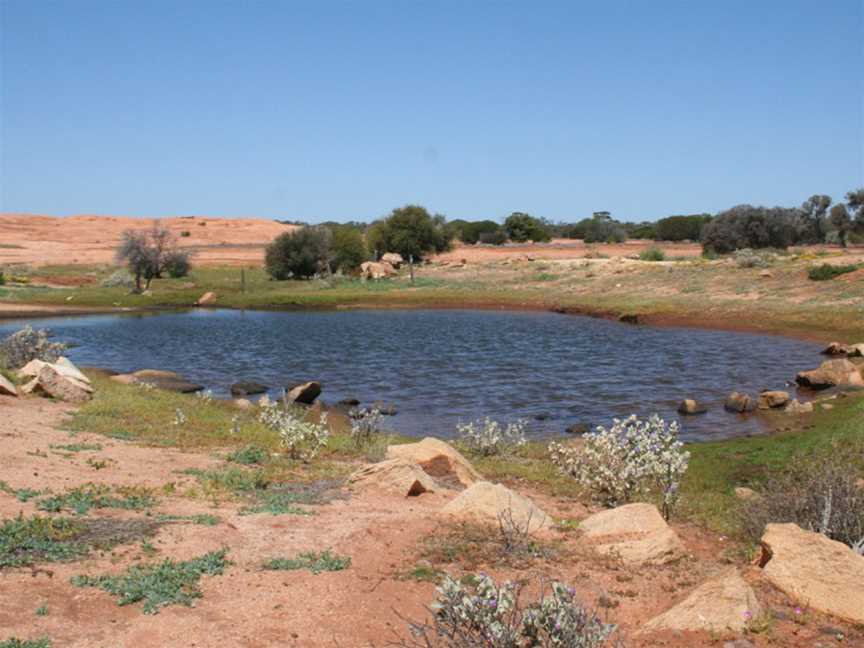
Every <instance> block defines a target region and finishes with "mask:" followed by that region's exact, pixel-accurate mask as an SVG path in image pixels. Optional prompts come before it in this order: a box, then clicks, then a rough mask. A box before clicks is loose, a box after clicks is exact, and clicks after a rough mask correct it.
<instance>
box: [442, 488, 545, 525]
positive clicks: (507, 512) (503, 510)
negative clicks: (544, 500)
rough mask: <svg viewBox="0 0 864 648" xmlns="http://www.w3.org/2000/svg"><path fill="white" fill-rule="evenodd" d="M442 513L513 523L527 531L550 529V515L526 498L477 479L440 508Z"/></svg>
mask: <svg viewBox="0 0 864 648" xmlns="http://www.w3.org/2000/svg"><path fill="white" fill-rule="evenodd" d="M441 513H443V514H444V515H453V516H456V517H473V518H478V519H480V520H484V521H487V522H494V523H496V524H497V523H498V522H499V520H500V521H505V520H506V522H505V523H507V522H509V520H510V519H512V521H513V523H514V524H515V525H516V526H517V528H519V529H520V530H526V531H528V532H529V533H531V532H534V531H540V530H545V529H549V528H551V527H552V518H550V517H549V516H548V515H546V513H545V512H544V511H543V509H541V508H540V507H539V506H537V505H536V504H535V503H534V502H532V501H531V500H530V499H528V498H527V497H523V496H522V495H520V494H519V493H516V492H513V491H511V490H510V489H509V488H507V487H506V486H502V485H501V484H492V483H490V482H487V481H478V482H476V483H474V484H472V485H471V486H469V487H468V488H466V489H465V490H464V491H462V492H461V493H459V495H458V496H456V498H455V499H453V500H451V501H450V502H448V503H447V504H446V505H444V507H443V508H442V509H441Z"/></svg>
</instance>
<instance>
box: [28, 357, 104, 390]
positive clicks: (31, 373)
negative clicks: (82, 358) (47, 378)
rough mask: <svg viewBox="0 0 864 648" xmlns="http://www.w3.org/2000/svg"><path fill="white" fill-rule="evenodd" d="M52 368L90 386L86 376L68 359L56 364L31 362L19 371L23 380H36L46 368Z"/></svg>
mask: <svg viewBox="0 0 864 648" xmlns="http://www.w3.org/2000/svg"><path fill="white" fill-rule="evenodd" d="M46 365H47V366H51V367H53V368H54V370H55V371H57V372H58V373H60V374H62V375H64V376H66V377H68V378H72V379H74V380H77V381H78V382H82V383H85V384H87V385H89V384H90V379H89V378H88V377H87V376H85V375H84V374H83V373H81V371H80V370H79V369H78V367H76V366H75V365H74V364H72V362H71V361H70V360H69V359H68V358H57V361H56V362H45V361H44V360H31V361H30V362H28V363H27V364H26V365H24V366H23V367H21V368H20V369H19V370H18V375H19V376H21V377H22V378H36V377H37V376H38V375H39V372H40V371H41V370H42V367H44V366H46Z"/></svg>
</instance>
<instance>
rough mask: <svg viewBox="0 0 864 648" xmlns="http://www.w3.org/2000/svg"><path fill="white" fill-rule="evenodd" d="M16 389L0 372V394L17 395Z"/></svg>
mask: <svg viewBox="0 0 864 648" xmlns="http://www.w3.org/2000/svg"><path fill="white" fill-rule="evenodd" d="M17 395H18V390H17V389H16V387H15V385H13V384H12V381H11V380H9V379H8V378H6V376H4V375H3V374H0V396H17Z"/></svg>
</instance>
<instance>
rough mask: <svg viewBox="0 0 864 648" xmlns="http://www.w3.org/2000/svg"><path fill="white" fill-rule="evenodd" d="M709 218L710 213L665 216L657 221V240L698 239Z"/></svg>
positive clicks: (700, 237) (700, 238)
mask: <svg viewBox="0 0 864 648" xmlns="http://www.w3.org/2000/svg"><path fill="white" fill-rule="evenodd" d="M710 220H711V215H710V214H691V215H689V216H667V217H666V218H661V219H660V220H659V221H657V225H656V238H657V240H658V241H700V240H702V229H703V228H704V227H705V225H706V223H708V222H709V221H710Z"/></svg>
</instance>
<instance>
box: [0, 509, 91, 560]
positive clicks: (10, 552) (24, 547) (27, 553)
mask: <svg viewBox="0 0 864 648" xmlns="http://www.w3.org/2000/svg"><path fill="white" fill-rule="evenodd" d="M83 531H84V527H83V526H82V525H81V524H79V523H77V522H76V521H74V520H70V519H67V518H49V517H39V516H34V517H29V518H25V517H24V516H23V515H19V516H18V517H17V518H13V519H11V520H4V521H3V523H2V525H0V569H2V568H4V567H20V566H22V565H32V564H33V563H35V562H61V561H65V560H73V559H75V558H80V557H82V556H84V555H86V554H87V552H88V548H87V546H86V545H85V544H83V543H81V542H78V541H77V538H78V537H79V536H80V535H81V533H82V532H83Z"/></svg>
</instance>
